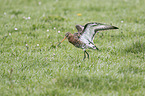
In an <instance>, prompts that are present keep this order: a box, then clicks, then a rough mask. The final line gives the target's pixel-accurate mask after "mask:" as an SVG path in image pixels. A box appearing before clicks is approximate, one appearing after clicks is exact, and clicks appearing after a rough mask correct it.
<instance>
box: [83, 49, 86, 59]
mask: <svg viewBox="0 0 145 96" xmlns="http://www.w3.org/2000/svg"><path fill="white" fill-rule="evenodd" d="M85 58H86V52H85V51H84V58H83V60H85Z"/></svg>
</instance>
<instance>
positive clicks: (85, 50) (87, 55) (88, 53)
mask: <svg viewBox="0 0 145 96" xmlns="http://www.w3.org/2000/svg"><path fill="white" fill-rule="evenodd" d="M85 53H87V56H88V59H89V53H88V52H87V51H86V50H85Z"/></svg>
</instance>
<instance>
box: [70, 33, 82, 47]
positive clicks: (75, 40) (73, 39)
mask: <svg viewBox="0 0 145 96" xmlns="http://www.w3.org/2000/svg"><path fill="white" fill-rule="evenodd" d="M68 41H69V42H70V43H71V44H73V45H74V46H75V47H78V48H81V47H82V45H83V43H82V42H81V41H80V40H79V39H78V38H77V37H76V36H71V37H70V38H68Z"/></svg>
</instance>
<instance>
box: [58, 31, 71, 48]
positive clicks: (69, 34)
mask: <svg viewBox="0 0 145 96" xmlns="http://www.w3.org/2000/svg"><path fill="white" fill-rule="evenodd" d="M71 35H72V34H71V33H70V32H67V33H65V37H64V39H63V40H62V41H61V42H60V43H59V44H58V45H57V46H59V45H60V44H61V43H62V42H63V41H64V40H65V39H66V38H69V37H70V36H71Z"/></svg>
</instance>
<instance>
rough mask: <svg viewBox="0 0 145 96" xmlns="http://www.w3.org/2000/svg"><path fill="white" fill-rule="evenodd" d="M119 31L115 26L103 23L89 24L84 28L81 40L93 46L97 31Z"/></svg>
mask: <svg viewBox="0 0 145 96" xmlns="http://www.w3.org/2000/svg"><path fill="white" fill-rule="evenodd" d="M110 29H118V28H117V27H115V26H112V25H107V24H102V23H87V24H86V25H85V26H84V29H83V31H82V35H81V37H80V40H81V41H82V42H84V43H86V44H90V42H91V43H92V44H93V39H94V36H95V34H96V32H97V31H102V30H110Z"/></svg>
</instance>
